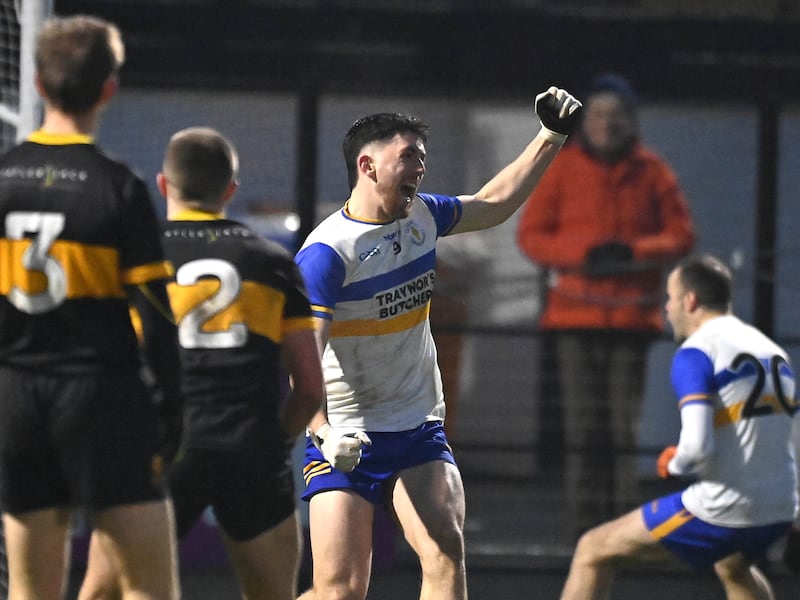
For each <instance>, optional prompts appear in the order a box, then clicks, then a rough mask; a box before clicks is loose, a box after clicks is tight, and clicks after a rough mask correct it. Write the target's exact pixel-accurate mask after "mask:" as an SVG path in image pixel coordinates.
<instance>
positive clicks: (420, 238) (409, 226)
mask: <svg viewBox="0 0 800 600" xmlns="http://www.w3.org/2000/svg"><path fill="white" fill-rule="evenodd" d="M405 230H406V233H407V234H408V235H409V237H411V241H412V242H413V243H414V244H416V245H417V246H419V245H420V244H422V243H423V242H424V241H425V232H424V231H423V230H422V229H420V228H419V227H417V225H416V223H414V221H410V222H408V223H406V225H405Z"/></svg>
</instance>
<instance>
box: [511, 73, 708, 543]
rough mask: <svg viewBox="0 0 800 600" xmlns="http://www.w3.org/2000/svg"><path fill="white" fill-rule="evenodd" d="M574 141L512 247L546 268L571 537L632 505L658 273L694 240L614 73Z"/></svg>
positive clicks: (631, 95)
mask: <svg viewBox="0 0 800 600" xmlns="http://www.w3.org/2000/svg"><path fill="white" fill-rule="evenodd" d="M576 137H577V141H576V142H574V143H572V144H569V145H567V146H566V147H565V148H564V149H563V150H562V151H561V153H560V154H559V156H558V157H557V158H556V159H555V161H554V162H553V164H552V165H551V167H550V169H549V170H548V172H547V173H546V174H545V176H544V177H543V178H542V181H541V183H540V184H539V186H538V187H537V188H536V190H535V191H534V192H533V194H532V195H531V197H530V198H529V199H528V202H527V203H526V205H525V206H524V209H523V212H522V215H521V217H520V223H519V230H518V243H519V246H520V248H521V249H522V251H523V252H524V253H525V254H526V255H527V256H528V257H529V258H530V259H531V260H532V261H534V262H536V263H537V264H539V265H541V266H542V267H544V268H546V269H548V270H549V279H550V287H549V289H548V295H547V299H546V305H545V308H544V311H543V313H542V315H541V317H540V321H539V325H540V327H541V329H542V330H543V331H546V332H548V333H549V336H548V339H549V341H551V342H552V344H553V345H552V348H553V349H554V351H555V353H554V356H555V358H556V360H557V369H558V372H559V377H558V385H559V388H560V405H559V406H560V412H561V414H562V417H561V418H562V419H563V442H564V444H565V446H566V453H565V456H564V458H563V467H564V478H565V492H566V498H567V502H568V506H569V509H570V518H571V523H572V525H573V527H574V533H575V534H577V533H579V532H581V531H583V530H585V529H586V528H588V527H590V526H592V525H594V524H596V523H598V522H600V521H603V520H606V519H608V518H610V517H611V516H613V515H614V514H618V513H619V512H620V511H624V510H626V509H628V508H629V507H632V506H635V505H636V504H637V501H638V490H637V483H636V476H635V473H636V471H635V460H634V459H635V455H634V450H635V444H636V428H637V425H638V420H639V419H638V417H639V408H640V405H641V397H642V392H643V387H644V374H645V368H646V359H647V351H648V348H649V345H650V344H651V343H652V342H653V341H654V340H655V339H656V338H657V337H658V336H659V335H660V333H661V332H662V329H663V326H664V319H663V314H662V306H663V294H662V291H661V290H662V288H663V277H664V271H665V269H666V268H668V267H671V266H672V265H673V264H674V263H675V262H676V261H677V260H678V259H680V258H681V257H683V256H684V255H686V254H687V253H688V252H689V251H690V249H691V248H692V246H693V243H694V230H693V226H692V222H691V219H690V215H689V210H688V207H687V203H686V199H685V198H684V195H683V192H682V191H681V188H680V185H679V183H678V180H677V178H676V176H675V174H674V173H673V171H672V170H671V169H670V167H669V166H668V165H667V164H665V162H664V161H663V160H662V159H661V158H660V157H659V156H657V155H656V154H655V153H653V152H652V151H650V150H649V149H647V148H645V147H644V146H643V145H642V143H641V141H640V139H639V131H638V119H637V98H636V95H635V92H634V91H633V89H632V87H631V86H630V85H629V84H628V82H627V81H626V80H624V79H623V78H621V77H618V76H616V75H613V74H606V75H601V76H599V77H597V78H596V79H594V80H593V82H592V85H591V88H590V90H589V93H588V94H587V96H586V102H585V109H584V116H583V121H582V124H581V128H580V134H579V135H578V136H576ZM545 401H546V400H545ZM544 426H545V427H549V426H551V425H550V424H545V425H544ZM543 435H545V434H543ZM557 458H560V457H557Z"/></svg>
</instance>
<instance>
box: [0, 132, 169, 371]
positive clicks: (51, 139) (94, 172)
mask: <svg viewBox="0 0 800 600" xmlns="http://www.w3.org/2000/svg"><path fill="white" fill-rule="evenodd" d="M170 274H171V268H170V265H169V263H168V262H166V260H165V258H164V253H163V249H162V246H161V240H160V237H159V227H158V218H157V215H156V213H155V209H154V207H153V204H152V202H151V199H150V196H149V193H148V191H147V187H146V185H145V184H144V182H143V181H142V180H141V179H140V178H139V177H137V176H136V175H135V174H134V173H133V172H132V171H131V170H130V169H129V168H128V167H127V166H126V165H124V164H123V163H121V162H118V161H116V160H113V159H112V158H110V157H109V156H107V155H106V154H104V153H103V152H102V151H101V150H100V149H99V148H98V147H97V146H96V145H95V144H94V143H93V140H92V138H91V137H89V136H85V135H50V134H45V133H42V132H35V133H33V134H32V135H31V136H30V137H29V139H28V140H27V141H25V142H23V143H22V144H20V145H18V146H17V147H16V148H13V149H12V150H10V151H9V152H7V153H6V154H5V155H4V156H3V157H2V158H0V364H7V365H11V366H16V367H20V368H32V369H33V368H35V369H37V370H42V371H46V372H57V373H76V372H77V373H80V372H94V371H97V370H98V369H104V368H107V367H108V366H114V367H118V368H136V369H138V365H139V363H140V360H139V353H138V345H137V341H136V336H135V335H134V332H133V328H132V326H131V322H130V318H129V315H128V299H127V294H126V286H131V285H139V284H144V283H148V282H152V281H156V280H163V279H165V278H167V277H169V275H170Z"/></svg>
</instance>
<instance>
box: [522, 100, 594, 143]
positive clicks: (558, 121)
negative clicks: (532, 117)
mask: <svg viewBox="0 0 800 600" xmlns="http://www.w3.org/2000/svg"><path fill="white" fill-rule="evenodd" d="M534 108H535V109H536V114H537V116H538V117H539V120H540V121H541V123H542V130H541V131H540V132H539V135H541V136H542V137H544V138H545V139H546V140H547V141H548V142H551V143H553V144H558V145H559V146H560V145H562V144H563V143H564V142H566V141H567V137H568V136H569V135H570V134H571V133H572V132H573V131H575V128H576V127H577V126H578V123H579V122H580V114H581V109H582V108H583V104H581V103H580V101H579V100H577V99H576V98H575V96H573V95H572V94H570V93H569V92H567V91H566V90H562V89H559V88H557V87H555V86H551V87H550V88H549V89H548V90H547V91H546V92H542V93H541V94H539V95H538V96H536V102H535V103H534Z"/></svg>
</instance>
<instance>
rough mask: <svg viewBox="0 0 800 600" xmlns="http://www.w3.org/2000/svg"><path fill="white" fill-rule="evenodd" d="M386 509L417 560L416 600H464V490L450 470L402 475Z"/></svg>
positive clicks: (434, 465)
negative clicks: (419, 581)
mask: <svg viewBox="0 0 800 600" xmlns="http://www.w3.org/2000/svg"><path fill="white" fill-rule="evenodd" d="M392 504H393V506H394V511H395V513H396V515H397V519H398V521H399V522H400V525H401V527H402V528H403V533H404V534H405V538H406V540H407V541H408V543H409V544H410V545H411V547H412V548H413V549H414V551H415V552H416V553H417V556H418V557H419V560H420V566H421V568H422V588H421V590H420V599H421V600H464V599H465V598H466V597H467V576H466V566H465V563H464V512H465V507H464V486H463V483H462V481H461V474H460V473H459V471H458V468H457V467H456V466H455V465H452V464H450V463H446V462H444V461H434V462H429V463H425V464H422V465H419V466H416V467H412V468H411V469H406V470H404V471H403V472H402V473H401V474H400V477H399V478H398V480H397V483H396V485H395V487H394V491H393V494H392Z"/></svg>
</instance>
